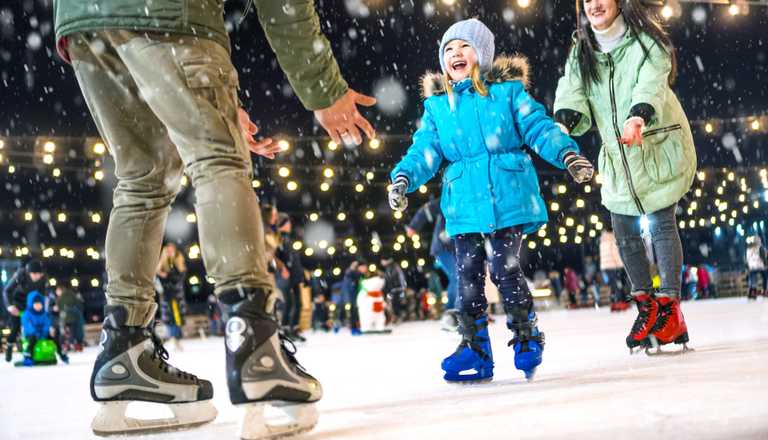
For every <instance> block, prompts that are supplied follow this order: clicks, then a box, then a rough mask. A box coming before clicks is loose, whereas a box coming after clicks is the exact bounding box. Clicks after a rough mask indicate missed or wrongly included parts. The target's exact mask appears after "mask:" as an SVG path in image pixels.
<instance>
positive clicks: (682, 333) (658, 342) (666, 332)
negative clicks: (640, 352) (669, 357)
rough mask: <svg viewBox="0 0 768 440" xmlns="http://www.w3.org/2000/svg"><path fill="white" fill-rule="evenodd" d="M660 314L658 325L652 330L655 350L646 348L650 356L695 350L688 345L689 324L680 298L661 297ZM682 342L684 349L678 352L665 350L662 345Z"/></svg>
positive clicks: (659, 299) (651, 336) (652, 345)
mask: <svg viewBox="0 0 768 440" xmlns="http://www.w3.org/2000/svg"><path fill="white" fill-rule="evenodd" d="M656 301H657V303H658V304H659V314H658V319H657V320H656V325H655V326H654V328H653V330H652V331H651V335H650V336H649V339H650V341H651V347H653V348H654V350H650V349H649V350H646V354H648V355H649V356H652V355H657V354H677V353H684V352H686V351H690V350H693V349H692V348H689V347H688V345H687V344H688V326H686V325H685V318H684V317H683V312H682V310H680V300H679V299H677V298H670V297H666V296H664V297H660V298H658V299H657V300H656ZM673 342H674V343H675V344H681V345H682V346H683V349H682V350H681V351H677V352H669V353H666V352H663V351H661V346H662V345H666V344H671V343H673Z"/></svg>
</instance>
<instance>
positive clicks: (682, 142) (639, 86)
mask: <svg viewBox="0 0 768 440" xmlns="http://www.w3.org/2000/svg"><path fill="white" fill-rule="evenodd" d="M638 39H640V40H642V42H643V44H644V45H645V47H646V48H647V49H648V50H649V55H648V57H645V56H644V52H643V49H642V47H641V45H640V41H639V40H638ZM596 55H597V59H598V72H599V75H600V80H599V82H598V83H597V84H593V85H592V87H591V88H590V90H589V92H587V91H586V90H585V88H584V87H583V85H582V82H581V75H580V72H579V67H578V61H577V57H576V51H575V50H572V51H571V54H570V56H569V58H568V61H567V63H566V66H565V74H564V75H563V77H562V78H560V81H559V83H558V86H557V92H556V96H555V109H554V111H555V112H557V111H558V110H561V109H568V110H575V111H577V112H579V113H580V114H581V118H580V120H579V122H578V124H577V125H576V126H575V127H574V128H573V129H572V130H571V134H573V135H575V136H579V135H582V134H584V133H586V132H587V131H588V130H589V129H590V128H591V127H592V123H593V122H594V123H596V124H597V128H598V129H599V131H600V137H601V138H602V148H601V149H600V154H599V157H598V171H599V173H600V176H601V178H602V187H601V195H602V203H603V205H605V207H606V208H608V210H609V211H611V212H614V213H617V214H624V215H640V214H642V213H646V214H648V213H652V212H655V211H658V210H660V209H663V208H666V207H668V206H671V205H672V204H674V203H677V202H678V201H679V200H680V199H681V198H682V197H683V195H684V194H685V193H686V192H688V190H689V189H690V187H691V184H692V183H693V178H694V175H695V172H696V149H695V147H694V144H693V136H692V134H691V128H690V126H689V124H688V118H687V117H686V115H685V112H684V111H683V108H682V107H681V106H680V102H679V101H678V100H677V97H676V96H675V93H674V92H673V91H672V89H671V88H670V87H669V83H668V76H669V72H670V71H671V68H672V61H671V60H672V58H671V56H670V54H669V53H668V52H667V51H666V50H665V49H664V48H662V47H660V46H659V45H657V44H656V43H655V42H654V40H653V39H652V38H650V37H649V36H648V35H646V34H644V33H643V34H640V35H639V37H638V36H635V35H633V34H632V32H631V31H627V35H625V37H624V39H623V40H622V42H621V43H620V44H619V45H618V46H617V47H616V48H614V49H613V50H612V51H611V52H609V53H607V54H604V53H597V54H596ZM642 103H645V104H649V105H651V106H652V107H653V109H654V116H653V117H652V118H651V120H650V121H647V125H646V127H645V131H644V132H643V145H642V146H640V147H638V146H631V147H630V146H625V145H621V144H620V142H619V138H620V137H621V134H622V133H623V130H624V122H625V121H626V120H627V119H628V118H629V114H630V109H632V108H633V107H634V106H635V105H637V104H642Z"/></svg>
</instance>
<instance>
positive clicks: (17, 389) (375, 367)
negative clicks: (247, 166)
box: [0, 298, 768, 440]
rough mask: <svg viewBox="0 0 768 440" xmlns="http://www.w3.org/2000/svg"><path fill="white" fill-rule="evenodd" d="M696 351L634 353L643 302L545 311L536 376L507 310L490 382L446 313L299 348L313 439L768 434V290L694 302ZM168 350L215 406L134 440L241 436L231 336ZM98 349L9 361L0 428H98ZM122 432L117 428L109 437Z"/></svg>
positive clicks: (32, 432) (36, 433)
mask: <svg viewBox="0 0 768 440" xmlns="http://www.w3.org/2000/svg"><path fill="white" fill-rule="evenodd" d="M683 312H684V314H685V316H686V320H687V323H688V328H689V333H690V336H691V343H690V346H691V347H693V348H695V351H694V352H691V353H687V354H685V355H681V356H659V357H653V358H651V357H647V356H646V355H644V354H637V355H634V356H630V355H629V353H628V350H627V348H626V347H625V345H624V337H625V336H626V334H627V332H628V331H629V328H630V326H631V323H632V320H633V319H634V313H635V312H634V311H631V312H628V313H622V314H612V313H609V312H608V310H607V309H606V308H603V309H600V310H591V309H590V310H577V311H564V310H556V311H549V312H540V313H539V325H540V328H541V330H542V331H544V332H545V334H546V341H547V344H546V348H545V351H544V363H543V364H542V366H541V367H540V369H539V371H538V373H537V376H536V380H535V382H533V383H527V382H526V381H525V380H524V379H523V375H522V373H520V372H518V371H517V370H515V369H514V364H513V352H512V349H511V348H507V346H506V343H507V340H508V339H509V337H510V336H509V332H508V331H507V329H506V327H505V325H504V322H503V319H501V318H497V320H496V323H495V324H493V325H492V327H491V338H492V340H493V352H494V360H495V362H496V368H495V378H494V380H493V382H491V383H488V384H483V385H472V386H458V385H448V384H446V383H444V382H443V381H442V379H441V377H442V376H441V373H442V372H441V370H440V361H441V360H442V358H443V357H445V356H446V355H448V354H449V353H450V352H452V351H453V349H454V348H455V346H456V344H457V342H458V339H457V336H456V335H452V334H449V333H446V332H443V331H441V330H440V329H439V324H438V323H437V322H418V323H408V324H404V325H401V326H399V327H397V328H396V329H395V331H394V332H393V333H392V334H391V335H371V336H360V337H353V336H351V335H350V334H349V332H348V331H342V332H341V333H340V334H337V335H334V334H325V333H316V334H312V333H307V335H308V336H309V340H308V342H307V343H305V344H304V345H302V346H300V347H299V353H298V357H299V360H300V361H301V362H302V363H303V364H304V365H305V366H306V368H307V369H308V370H309V371H310V372H311V373H312V374H314V375H315V376H317V377H318V378H319V379H320V380H321V381H322V383H323V386H324V389H325V397H324V398H323V400H322V401H320V403H319V405H318V408H319V410H320V422H319V424H318V425H317V427H316V428H315V429H314V430H313V431H311V432H310V433H307V434H304V435H303V436H300V437H299V438H303V439H318V440H319V439H354V440H365V439H440V440H447V439H457V440H458V439H461V440H476V439H603V438H605V439H611V440H616V439H676V440H678V439H768V301H766V300H759V301H757V302H747V300H746V299H745V298H733V299H725V300H713V301H702V302H695V303H692V302H687V303H684V305H683ZM169 351H170V352H171V362H172V363H174V364H175V365H177V366H179V367H181V368H182V369H185V370H188V371H190V372H192V373H195V374H197V375H198V376H201V377H204V378H208V379H210V380H212V381H213V383H214V387H215V390H216V395H215V397H214V401H215V404H216V407H217V408H218V409H219V416H218V418H217V419H216V420H215V421H214V422H213V423H212V424H208V425H205V426H202V427H199V428H196V429H193V430H189V431H176V432H166V433H162V434H152V435H141V436H135V435H134V436H130V437H123V438H130V439H142V440H144V439H168V440H170V439H216V440H224V439H235V438H237V436H236V430H237V423H238V416H239V410H238V409H236V408H234V407H232V406H231V405H230V404H229V400H228V396H227V390H226V383H225V380H224V379H225V375H224V350H223V342H222V340H221V339H219V338H210V339H207V340H205V341H201V340H198V339H194V340H187V341H185V344H184V351H183V352H177V351H173V350H172V349H170V348H169ZM95 356H96V349H95V348H93V347H91V348H89V349H87V350H86V352H84V353H82V354H74V355H72V362H71V364H70V365H68V366H64V365H59V366H55V367H35V368H14V367H12V366H11V365H9V364H6V363H2V365H0V390H1V391H0V393H1V394H2V396H0V439H3V440H6V439H8V440H10V439H23V440H33V439H45V440H48V439H61V440H64V439H73V440H74V439H77V440H80V439H86V438H93V437H94V436H93V434H92V433H91V431H90V427H89V426H90V422H91V418H92V417H93V415H94V413H95V411H96V404H95V403H93V402H92V401H91V398H90V394H89V391H88V380H89V376H90V371H91V365H92V362H93V359H94V357H95ZM113 438H114V437H113Z"/></svg>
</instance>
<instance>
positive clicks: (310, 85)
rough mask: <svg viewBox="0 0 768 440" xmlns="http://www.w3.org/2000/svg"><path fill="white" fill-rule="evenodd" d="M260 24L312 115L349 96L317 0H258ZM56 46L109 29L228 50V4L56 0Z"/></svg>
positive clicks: (214, 1) (219, 0) (62, 49)
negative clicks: (202, 41) (193, 39)
mask: <svg viewBox="0 0 768 440" xmlns="http://www.w3.org/2000/svg"><path fill="white" fill-rule="evenodd" d="M254 3H255V5H256V11H257V13H258V17H259V22H260V23H261V26H262V27H263V28H264V33H265V34H266V36H267V40H269V44H270V46H271V47H272V50H274V51H275V54H276V55H277V60H278V62H279V63H280V67H282V69H283V71H284V72H285V73H286V75H287V76H288V80H289V81H290V83H291V86H293V89H294V91H295V92H296V95H297V96H298V97H299V99H300V100H301V102H302V103H303V104H304V106H305V107H306V108H307V109H309V110H317V109H322V108H326V107H329V106H330V105H331V104H333V103H334V102H336V100H338V99H339V98H340V97H341V96H342V95H343V94H344V93H346V91H347V87H348V86H347V83H346V82H345V81H344V78H342V76H341V73H340V71H339V66H338V64H337V63H336V59H335V58H334V57H333V52H332V51H331V45H330V43H329V42H328V40H327V39H326V38H325V36H324V35H323V34H322V32H321V30H320V20H319V18H318V16H317V12H316V11H315V5H314V1H313V0H255V1H254ZM54 16H55V26H56V41H57V47H58V49H59V52H60V53H61V54H62V56H63V57H64V58H65V59H67V54H66V38H65V37H67V36H68V35H71V34H74V33H78V32H88V31H101V30H105V29H129V30H133V31H147V32H163V33H175V34H182V35H194V36H198V37H201V38H207V39H210V40H214V41H216V42H218V43H220V44H221V45H223V46H224V47H226V48H227V49H228V50H229V49H230V43H229V37H228V35H227V31H226V28H225V27H224V0H153V1H151V2H150V1H147V0H88V1H86V0H56V1H55V2H54Z"/></svg>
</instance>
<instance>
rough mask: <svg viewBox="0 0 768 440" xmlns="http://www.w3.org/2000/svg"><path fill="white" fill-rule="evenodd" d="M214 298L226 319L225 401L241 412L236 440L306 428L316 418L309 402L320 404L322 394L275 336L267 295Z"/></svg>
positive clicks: (253, 293)
mask: <svg viewBox="0 0 768 440" xmlns="http://www.w3.org/2000/svg"><path fill="white" fill-rule="evenodd" d="M219 300H220V301H221V303H222V305H224V309H225V313H227V315H228V319H227V325H226V337H225V345H226V351H227V385H228V386H229V398H230V400H231V401H232V403H233V404H234V405H237V406H240V407H242V408H243V409H244V410H245V413H244V414H243V421H242V424H241V426H240V437H241V438H242V439H244V440H263V439H275V438H279V437H284V436H291V435H296V434H298V433H301V432H305V431H309V430H311V429H312V428H313V427H314V426H315V424H316V423H317V420H318V414H317V410H316V409H315V405H314V402H317V401H318V400H320V398H321V397H322V395H323V390H322V387H321V386H320V382H318V381H317V379H315V378H314V377H312V376H311V375H310V374H309V373H307V372H306V370H304V368H303V367H302V366H301V365H299V363H298V361H297V360H296V358H295V357H294V354H295V353H296V347H295V346H294V345H293V343H292V342H291V341H290V339H288V338H287V337H285V336H283V335H282V334H281V333H280V332H279V329H280V326H279V325H278V323H277V321H276V320H275V319H274V317H273V315H272V314H271V313H270V312H269V310H270V309H271V307H269V306H268V304H269V301H268V300H269V294H268V293H265V292H264V291H262V290H258V289H250V290H238V291H231V292H225V293H223V294H222V295H220V296H219ZM275 410H277V411H275ZM270 413H276V414H277V415H278V416H277V417H273V416H272V415H271V414H270Z"/></svg>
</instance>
